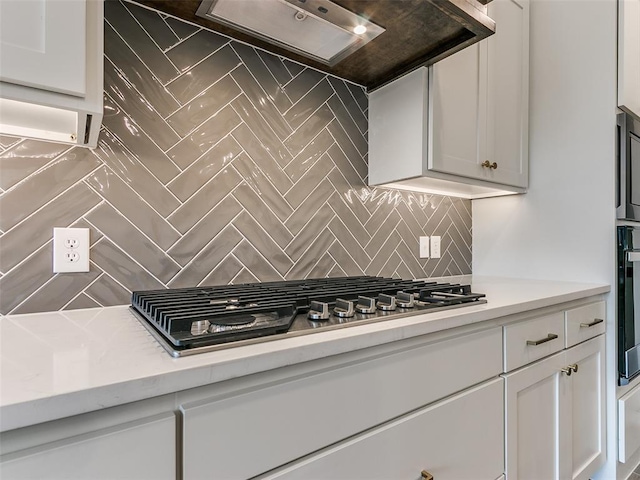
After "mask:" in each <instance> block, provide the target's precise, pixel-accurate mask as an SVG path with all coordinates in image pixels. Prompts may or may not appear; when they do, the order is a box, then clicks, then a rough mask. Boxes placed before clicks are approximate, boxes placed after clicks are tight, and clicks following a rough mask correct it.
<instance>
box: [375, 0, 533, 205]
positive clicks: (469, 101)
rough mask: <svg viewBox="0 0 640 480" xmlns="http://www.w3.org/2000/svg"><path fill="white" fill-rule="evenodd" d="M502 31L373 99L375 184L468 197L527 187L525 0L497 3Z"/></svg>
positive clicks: (493, 9)
mask: <svg viewBox="0 0 640 480" xmlns="http://www.w3.org/2000/svg"><path fill="white" fill-rule="evenodd" d="M488 12H489V15H490V16H491V17H492V18H493V19H494V20H495V21H496V33H495V34H494V35H493V36H491V37H489V38H488V39H486V40H483V41H482V42H480V43H477V44H475V45H473V46H471V47H467V48H465V49H464V50H462V51H460V52H458V53H456V54H454V55H452V56H450V57H447V58H446V59H444V60H442V61H440V62H438V63H436V64H434V65H432V66H431V67H429V68H428V69H427V68H420V69H418V70H416V71H414V72H412V73H411V74H409V75H407V76H405V77H403V78H401V79H399V80H397V81H395V82H393V83H391V84H389V85H387V86H385V87H382V88H381V89H379V90H376V91H374V92H372V93H371V94H370V97H369V102H370V103H369V112H370V113H369V121H370V130H369V144H370V152H369V183H370V184H371V185H379V184H392V185H393V186H394V187H396V188H405V189H410V190H413V189H415V190H422V191H429V192H433V193H448V194H452V195H459V196H463V197H468V198H479V197H486V196H495V195H501V194H505V193H524V192H525V191H526V188H527V186H528V130H529V122H528V117H529V82H528V78H529V0H494V1H493V2H491V3H490V4H489V7H488Z"/></svg>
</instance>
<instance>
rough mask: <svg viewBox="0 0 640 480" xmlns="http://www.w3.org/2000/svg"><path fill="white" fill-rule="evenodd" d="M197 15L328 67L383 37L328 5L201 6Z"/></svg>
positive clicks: (261, 1) (294, 0) (225, 2)
mask: <svg viewBox="0 0 640 480" xmlns="http://www.w3.org/2000/svg"><path fill="white" fill-rule="evenodd" d="M196 15H198V16H201V17H203V18H208V19H210V20H214V21H216V22H220V23H223V24H226V25H229V26H231V27H234V28H237V29H238V30H241V31H243V32H246V33H249V34H252V35H255V36H256V37H259V38H261V39H262V40H264V41H266V42H269V43H272V44H274V45H278V46H280V47H282V48H286V49H288V50H291V51H293V52H295V53H298V54H300V55H305V56H307V57H309V58H312V59H314V60H316V61H318V62H322V63H324V64H326V65H329V66H332V65H335V64H336V63H338V62H339V61H341V60H342V59H344V58H345V57H347V56H349V55H351V54H352V53H354V52H355V51H356V50H358V49H359V48H361V47H363V46H364V45H366V44H367V43H368V42H370V41H371V40H373V39H374V38H376V37H377V36H378V35H380V34H381V33H383V32H384V28H382V27H380V26H378V25H376V24H374V23H372V22H370V21H369V20H367V19H366V18H364V17H361V16H359V15H356V14H355V13H353V12H350V11H349V10H347V9H346V8H343V7H341V6H339V5H337V4H335V3H333V2H332V1H330V0H242V1H238V0H204V1H203V2H202V4H201V5H200V7H199V8H198V10H197V12H196Z"/></svg>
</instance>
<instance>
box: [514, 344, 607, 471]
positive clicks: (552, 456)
mask: <svg viewBox="0 0 640 480" xmlns="http://www.w3.org/2000/svg"><path fill="white" fill-rule="evenodd" d="M604 348H605V347H604V336H603V335H600V336H598V337H596V338H593V339H591V340H588V341H586V342H584V343H581V344H579V345H576V346H574V347H571V348H569V349H567V350H564V351H561V352H559V353H556V354H555V355H552V356H550V357H548V358H545V359H543V360H539V361H537V362H535V363H532V364H530V365H528V366H526V367H524V368H522V369H520V370H517V371H515V372H513V373H509V374H507V375H505V408H506V429H505V432H506V476H507V479H508V480H516V479H518V480H529V479H530V480H539V479H546V480H552V479H558V480H564V479H580V480H587V479H588V478H589V477H590V476H591V475H592V474H593V473H595V472H596V471H597V470H598V469H599V468H600V467H601V466H602V465H603V463H604V460H605V450H604V448H605V423H604V422H605V403H604V402H605V397H604Z"/></svg>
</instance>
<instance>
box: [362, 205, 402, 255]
mask: <svg viewBox="0 0 640 480" xmlns="http://www.w3.org/2000/svg"><path fill="white" fill-rule="evenodd" d="M399 221H400V219H399V218H398V216H397V215H389V216H388V217H387V218H385V219H384V221H383V222H382V223H381V224H380V225H375V226H371V227H370V228H369V229H368V231H369V232H370V233H372V236H371V240H369V243H367V245H365V247H364V249H365V251H366V252H367V255H369V257H372V258H373V257H374V256H376V255H377V254H378V252H379V251H380V249H381V248H383V245H384V244H385V242H386V241H387V239H388V238H389V235H390V234H391V232H393V231H394V230H395V228H396V225H397V224H398V222H399Z"/></svg>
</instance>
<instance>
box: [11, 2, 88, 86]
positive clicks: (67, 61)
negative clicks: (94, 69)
mask: <svg viewBox="0 0 640 480" xmlns="http://www.w3.org/2000/svg"><path fill="white" fill-rule="evenodd" d="M86 18H87V17H86V0H55V1H51V0H29V1H24V0H2V1H0V32H2V33H0V57H1V58H2V69H1V70H0V80H1V81H3V82H9V83H16V84H18V85H25V86H28V87H35V88H40V89H44V90H50V91H55V92H60V93H65V94H70V95H75V96H79V97H83V96H85V94H86V23H87V19H86ZM43 72H46V75H44V74H43Z"/></svg>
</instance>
